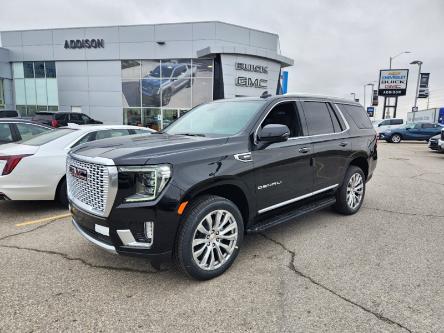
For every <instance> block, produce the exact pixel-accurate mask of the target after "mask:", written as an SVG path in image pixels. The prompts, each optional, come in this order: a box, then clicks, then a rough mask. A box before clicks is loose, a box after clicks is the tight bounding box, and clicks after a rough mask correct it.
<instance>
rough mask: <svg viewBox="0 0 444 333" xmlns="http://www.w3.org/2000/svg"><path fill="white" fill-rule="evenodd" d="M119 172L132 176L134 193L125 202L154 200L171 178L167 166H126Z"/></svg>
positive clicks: (169, 169) (169, 168)
mask: <svg viewBox="0 0 444 333" xmlns="http://www.w3.org/2000/svg"><path fill="white" fill-rule="evenodd" d="M118 169H119V172H121V173H126V174H132V175H134V183H135V188H136V193H134V194H133V195H131V196H129V197H127V198H125V202H140V201H150V200H154V199H156V198H157V197H158V196H159V194H160V193H161V192H162V190H163V189H164V188H165V186H166V184H167V183H168V181H169V180H170V178H171V167H170V166H169V165H166V164H163V165H150V166H126V167H119V168H118Z"/></svg>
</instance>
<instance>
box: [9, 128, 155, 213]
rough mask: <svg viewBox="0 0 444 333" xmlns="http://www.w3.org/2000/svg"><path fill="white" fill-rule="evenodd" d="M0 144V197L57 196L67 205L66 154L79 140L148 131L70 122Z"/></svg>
mask: <svg viewBox="0 0 444 333" xmlns="http://www.w3.org/2000/svg"><path fill="white" fill-rule="evenodd" d="M71 126H72V127H70V126H68V127H64V128H61V129H57V130H54V131H51V132H49V133H45V134H41V135H38V136H36V137H33V138H31V139H29V140H23V141H19V142H17V143H9V144H5V145H2V146H1V148H0V200H55V199H56V200H58V201H60V202H61V203H62V204H64V205H67V203H68V201H67V195H66V179H65V174H66V156H67V154H68V152H69V150H70V149H71V148H73V147H76V146H78V145H80V144H83V143H86V142H91V141H95V140H101V139H107V138H112V137H118V136H124V135H135V134H145V135H146V134H149V133H152V132H155V131H154V130H151V129H148V128H143V127H136V126H128V125H108V126H107V125H75V126H74V125H71Z"/></svg>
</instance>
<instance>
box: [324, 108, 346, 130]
mask: <svg viewBox="0 0 444 333" xmlns="http://www.w3.org/2000/svg"><path fill="white" fill-rule="evenodd" d="M327 107H328V111H330V117H331V121H332V122H333V127H334V129H335V132H336V133H338V132H342V131H343V130H344V129H345V126H344V124H343V123H342V121H341V120H342V119H340V117H339V116H338V114H337V113H336V112H335V110H333V108H332V106H331V105H330V104H327Z"/></svg>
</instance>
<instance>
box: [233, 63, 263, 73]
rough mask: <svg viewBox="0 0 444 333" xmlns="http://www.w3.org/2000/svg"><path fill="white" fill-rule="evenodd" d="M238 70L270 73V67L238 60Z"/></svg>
mask: <svg viewBox="0 0 444 333" xmlns="http://www.w3.org/2000/svg"><path fill="white" fill-rule="evenodd" d="M236 70H238V71H246V72H255V73H262V74H268V67H267V66H261V65H253V64H245V63H243V62H236Z"/></svg>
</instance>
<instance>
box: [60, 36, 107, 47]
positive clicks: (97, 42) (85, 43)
mask: <svg viewBox="0 0 444 333" xmlns="http://www.w3.org/2000/svg"><path fill="white" fill-rule="evenodd" d="M104 47H105V41H104V40H103V39H94V38H93V39H71V40H65V49H91V48H93V49H100V48H102V49H103V48H104Z"/></svg>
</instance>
